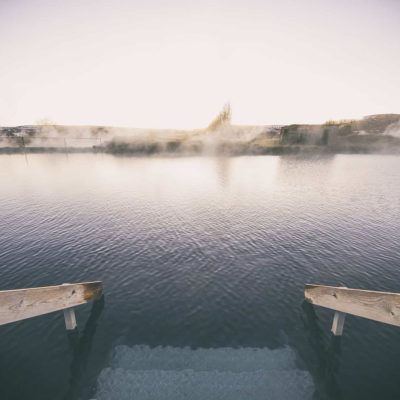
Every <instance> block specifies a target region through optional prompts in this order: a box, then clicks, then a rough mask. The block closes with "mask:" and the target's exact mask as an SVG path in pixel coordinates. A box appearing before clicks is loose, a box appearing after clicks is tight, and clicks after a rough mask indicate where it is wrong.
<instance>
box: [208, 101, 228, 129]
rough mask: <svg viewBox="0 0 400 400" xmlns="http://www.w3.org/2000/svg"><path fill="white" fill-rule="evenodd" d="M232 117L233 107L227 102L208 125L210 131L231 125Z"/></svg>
mask: <svg viewBox="0 0 400 400" xmlns="http://www.w3.org/2000/svg"><path fill="white" fill-rule="evenodd" d="M231 118H232V109H231V105H230V104H229V103H227V104H225V105H224V107H223V108H222V110H221V111H220V113H219V114H218V115H217V116H216V117H215V118H214V119H213V120H212V121H211V123H210V124H209V125H208V127H207V130H208V131H215V130H216V129H218V128H219V127H220V126H223V125H229V124H230V123H231Z"/></svg>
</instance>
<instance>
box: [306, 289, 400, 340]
mask: <svg viewBox="0 0 400 400" xmlns="http://www.w3.org/2000/svg"><path fill="white" fill-rule="evenodd" d="M304 296H305V299H306V300H307V301H308V302H309V303H312V304H315V305H317V306H322V307H326V308H330V309H332V310H335V311H336V314H335V318H334V323H333V326H332V332H333V333H334V334H335V335H341V334H342V331H343V324H344V317H345V315H346V314H353V315H356V316H358V317H363V318H368V319H371V320H374V321H379V322H383V323H385V324H390V325H396V326H400V294H399V293H389V292H378V291H373V290H361V289H349V288H345V287H334V286H323V285H306V286H305V288H304Z"/></svg>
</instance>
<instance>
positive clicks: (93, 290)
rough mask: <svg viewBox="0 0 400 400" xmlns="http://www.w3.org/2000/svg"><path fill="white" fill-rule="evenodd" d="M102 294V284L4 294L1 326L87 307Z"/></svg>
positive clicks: (0, 307)
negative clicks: (55, 312)
mask: <svg viewBox="0 0 400 400" xmlns="http://www.w3.org/2000/svg"><path fill="white" fill-rule="evenodd" d="M102 291H103V285H102V282H84V283H75V284H64V285H58V286H45V287H37V288H28V289H16V290H3V291H0V325H4V324H8V323H10V322H15V321H20V320H23V319H27V318H32V317H36V316H38V315H43V314H48V313H51V312H53V311H59V310H64V309H66V308H70V307H75V306H78V305H80V304H85V303H87V302H89V301H91V300H96V299H98V298H100V296H101V294H102Z"/></svg>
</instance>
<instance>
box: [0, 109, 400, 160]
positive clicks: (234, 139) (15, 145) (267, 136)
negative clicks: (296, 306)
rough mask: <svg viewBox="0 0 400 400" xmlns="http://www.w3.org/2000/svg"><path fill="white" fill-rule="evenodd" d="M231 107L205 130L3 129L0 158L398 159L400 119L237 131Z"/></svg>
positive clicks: (387, 117) (390, 116)
mask: <svg viewBox="0 0 400 400" xmlns="http://www.w3.org/2000/svg"><path fill="white" fill-rule="evenodd" d="M231 117H232V110H231V107H230V105H229V104H227V105H225V106H224V107H223V109H222V110H221V112H220V113H219V114H218V115H217V116H216V117H215V118H214V119H213V120H212V121H211V123H210V124H209V125H208V127H207V128H205V129H198V130H192V131H177V130H146V129H128V128H112V127H100V126H83V127H82V126H81V127H71V126H63V125H57V124H55V123H53V122H49V121H47V120H46V121H42V122H41V124H40V125H33V126H22V127H8V128H0V152H1V153H13V152H57V151H63V152H65V151H68V152H88V151H96V152H105V153H110V154H135V155H152V154H176V155H197V154H210V155H216V154H223V155H241V154H293V153H299V152H304V153H307V154H309V153H393V154H400V114H378V115H372V116H368V117H365V118H363V119H361V120H338V121H333V120H330V121H327V122H326V123H324V124H321V125H311V124H294V125H284V126H270V125H268V126H237V125H232V124H231Z"/></svg>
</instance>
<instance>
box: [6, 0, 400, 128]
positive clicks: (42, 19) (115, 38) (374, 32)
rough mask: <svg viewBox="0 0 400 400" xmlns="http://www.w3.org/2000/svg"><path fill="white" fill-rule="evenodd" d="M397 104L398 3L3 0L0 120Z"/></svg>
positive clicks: (326, 111)
mask: <svg viewBox="0 0 400 400" xmlns="http://www.w3.org/2000/svg"><path fill="white" fill-rule="evenodd" d="M227 102H230V104H231V106H232V111H233V123H235V124H281V123H295V122H299V123H300V122H312V123H318V122H324V121H326V120H328V119H341V118H357V117H361V116H363V115H368V114H375V113H400V0H302V1H300V0H230V1H228V0H202V1H199V0H198V1H194V0H192V1H189V0H187V1H183V0H131V1H128V0H112V1H111V0H110V1H109V0H0V126H8V125H21V124H32V123H35V122H36V121H38V120H39V119H43V118H48V119H50V120H52V121H54V122H56V123H59V124H74V125H88V124H91V125H114V126H128V127H148V128H197V127H203V126H205V125H207V124H208V123H209V121H210V120H211V119H212V118H213V117H214V116H215V115H216V114H217V113H218V111H219V110H220V109H221V108H222V106H223V105H224V104H225V103H227Z"/></svg>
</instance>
